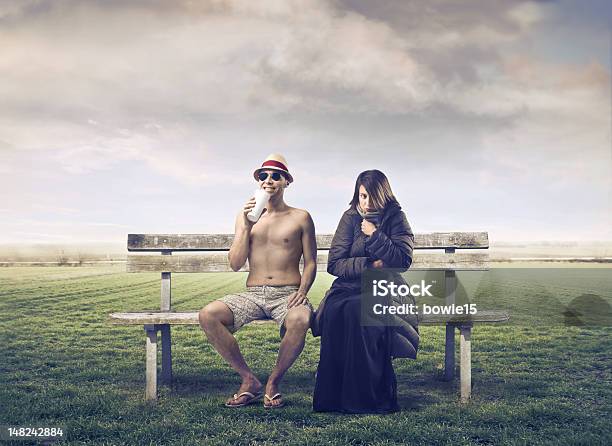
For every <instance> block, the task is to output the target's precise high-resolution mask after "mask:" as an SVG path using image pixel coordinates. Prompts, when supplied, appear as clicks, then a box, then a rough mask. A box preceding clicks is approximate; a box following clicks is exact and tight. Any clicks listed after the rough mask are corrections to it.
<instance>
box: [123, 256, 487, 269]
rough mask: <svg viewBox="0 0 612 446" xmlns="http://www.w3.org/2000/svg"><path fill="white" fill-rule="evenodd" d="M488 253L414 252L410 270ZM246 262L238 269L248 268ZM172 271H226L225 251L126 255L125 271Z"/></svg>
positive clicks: (470, 262) (322, 262) (454, 264)
mask: <svg viewBox="0 0 612 446" xmlns="http://www.w3.org/2000/svg"><path fill="white" fill-rule="evenodd" d="M327 257H328V255H327V252H319V253H318V255H317V271H327ZM488 260H489V255H488V254H487V253H486V252H460V253H454V254H438V253H435V254H430V253H416V254H415V257H414V261H413V263H412V265H411V267H410V269H411V270H455V271H457V270H486V269H488ZM248 270H249V268H248V263H247V264H246V265H245V266H244V267H242V269H241V270H240V271H248ZM152 271H162V272H172V273H203V272H229V271H232V269H231V268H230V266H229V260H228V258H227V253H220V252H209V253H202V254H186V255H174V256H164V255H139V254H129V255H128V256H127V272H129V273H140V272H152Z"/></svg>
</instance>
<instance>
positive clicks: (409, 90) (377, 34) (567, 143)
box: [0, 0, 610, 227]
mask: <svg viewBox="0 0 612 446" xmlns="http://www.w3.org/2000/svg"><path fill="white" fill-rule="evenodd" d="M568 8H569V7H568V6H567V5H566V4H565V3H564V2H527V1H518V2H517V1H511V0H501V1H497V2H490V1H481V2H475V1H472V0H461V1H456V2H448V1H443V0H432V1H428V2H422V1H385V2H370V1H365V0H363V1H357V0H353V1H340V0H337V1H323V0H316V1H306V0H301V1H300V0H295V1H293V0H275V1H259V2H253V1H247V0H236V1H205V2H192V1H173V2H168V1H161V0H159V1H152V2H144V1H137V0H131V1H128V0H126V1H115V0H105V1H92V2H80V1H76V0H70V1H68V0H64V1H53V2H51V1H36V0H32V1H23V2H13V3H7V2H5V3H2V5H0V54H2V56H3V57H2V58H0V79H1V82H0V103H2V107H1V108H0V161H1V162H0V173H2V179H1V180H0V181H2V183H3V186H5V187H6V186H8V185H9V184H10V185H15V186H16V187H17V186H18V188H19V190H20V192H19V195H18V196H15V197H9V198H7V204H6V206H4V207H8V208H9V209H11V208H15V209H20V210H21V209H24V208H25V207H26V206H29V204H30V203H34V204H39V205H40V204H42V203H43V202H44V200H52V203H53V204H52V207H53V206H57V207H58V209H59V208H62V207H64V208H74V207H75V206H74V204H73V203H67V202H66V201H64V202H62V200H61V199H60V198H56V197H60V196H63V197H64V200H68V198H65V197H66V196H67V197H73V199H74V194H76V193H78V191H76V192H75V190H76V189H78V187H75V186H74V184H75V183H74V182H70V181H69V180H68V179H69V178H77V179H78V181H79V182H81V183H82V184H84V185H85V184H87V185H88V187H89V188H90V189H89V190H88V192H98V190H99V186H95V187H94V186H93V185H92V184H91V182H93V181H94V179H95V181H98V182H103V183H104V184H108V185H109V186H108V188H111V187H117V188H118V187H119V186H118V185H119V184H120V185H121V187H122V188H123V190H124V191H125V192H123V195H124V196H122V197H121V198H119V199H117V203H118V204H117V207H118V208H122V207H129V206H136V205H135V204H134V203H135V202H136V201H137V202H138V203H139V205H140V206H143V207H146V209H157V208H156V207H155V204H154V202H155V197H158V194H163V195H164V196H166V197H167V196H172V197H176V198H175V199H174V200H173V201H175V203H176V206H181V203H183V205H184V206H185V208H188V207H189V205H188V204H185V203H186V201H185V200H193V199H194V196H193V195H189V193H194V194H195V193H197V192H200V191H203V190H204V188H206V190H207V191H214V192H215V194H214V195H215V196H217V197H219V198H218V199H219V200H227V199H228V197H229V196H230V194H233V193H237V192H236V191H241V190H246V189H247V186H248V188H250V187H252V182H251V178H250V171H251V169H252V166H254V165H257V163H259V162H261V159H262V157H263V156H265V155H266V154H267V153H269V152H273V151H281V152H285V153H286V154H287V155H288V157H289V160H290V162H291V163H293V164H292V166H294V169H295V172H296V178H300V181H303V182H302V183H300V182H298V181H296V184H295V185H294V186H292V189H293V191H294V192H292V194H295V195H292V196H294V197H296V198H298V199H299V200H302V202H303V203H305V204H307V205H309V206H312V207H313V208H315V207H317V208H318V209H325V211H326V212H327V210H328V209H331V207H333V206H337V205H338V206H339V205H341V206H344V203H345V201H346V198H345V196H347V195H350V191H351V189H352V186H353V181H354V177H355V176H356V174H357V173H358V172H359V171H360V170H365V169H367V168H371V167H379V168H381V169H382V170H385V171H388V172H390V175H392V176H393V177H394V178H396V179H397V180H396V181H397V183H394V184H398V189H399V190H400V191H401V190H402V189H403V190H405V191H411V190H412V187H414V184H415V183H417V184H419V187H422V188H423V190H427V191H428V192H427V193H428V194H429V196H428V197H425V196H424V195H426V194H424V193H421V194H420V195H419V194H411V195H410V199H411V200H414V201H413V203H416V204H415V206H417V207H416V208H414V209H418V206H422V207H421V209H422V210H423V212H425V211H426V212H430V211H431V207H428V206H430V205H429V204H428V203H427V202H428V201H430V200H434V201H435V200H436V199H439V200H442V198H441V197H443V196H444V194H445V193H446V192H447V191H448V190H449V187H451V185H456V184H461V187H462V188H463V189H462V190H463V191H464V194H468V195H469V194H471V193H474V194H481V193H482V188H487V189H488V190H487V193H486V196H487V197H491V196H494V195H495V190H496V189H500V188H504V190H512V191H514V187H515V185H517V184H519V185H521V186H522V187H524V189H521V191H520V193H521V194H525V195H527V196H528V195H529V192H528V190H529V187H532V188H533V187H536V188H539V189H537V190H538V191H539V190H548V191H550V194H551V196H552V195H554V193H555V192H557V193H558V192H559V191H567V190H568V189H571V188H572V187H574V189H575V190H576V192H575V193H576V194H577V193H578V191H580V192H581V193H585V192H584V191H585V190H586V189H588V187H592V188H598V189H597V190H603V189H605V187H606V185H607V184H608V183H609V162H606V156H607V155H606V154H607V153H608V152H609V116H610V103H609V98H610V72H609V68H608V67H607V66H605V65H604V62H603V59H601V58H600V57H598V56H597V55H595V56H593V57H592V58H591V60H589V61H587V62H584V61H583V60H576V59H574V60H570V59H569V58H567V57H565V58H564V57H560V55H561V56H565V55H566V52H567V51H568V47H570V46H571V42H570V41H569V40H567V41H564V40H562V39H560V40H559V39H557V40H556V41H554V42H553V41H551V39H550V37H549V36H550V33H549V32H548V31H549V28H550V27H551V26H553V25H554V24H557V25H556V26H557V28H555V29H563V22H559V20H566V19H563V17H566V18H567V17H570V16H571V17H573V16H575V14H573V15H572V14H568V13H567V9H568ZM572 8H574V7H572ZM570 9H571V8H570ZM581 17H582V18H581V20H583V21H587V22H588V21H589V20H591V19H589V17H587V16H584V15H582V16H581ZM587 19H588V20H587ZM555 20H557V22H555ZM581 23H582V22H581ZM551 24H552V25H551ZM583 25H584V24H582V25H581V26H583ZM546 27H549V28H546ZM573 29H574V28H571V27H570V28H568V30H567V31H566V32H567V33H570V34H571V33H572V30H573ZM598 30H599V28H598V29H597V30H594V31H589V29H588V28H586V27H585V28H580V31H581V33H583V34H584V33H586V34H588V33H589V32H591V33H592V35H591V34H589V36H591V38H592V39H593V40H597V39H598V38H600V37H601V35H599V34H597V33H598V32H600V31H598ZM559 32H560V31H559ZM607 38H608V36H607V34H606V39H607ZM547 39H548V40H547ZM553 40H554V39H553ZM587 54H591V53H588V52H587ZM606 57H607V53H606ZM583 58H588V56H587V55H584V56H583ZM567 172H571V173H572V175H571V176H568V175H563V174H564V173H567ZM130 183H132V184H130ZM60 184H61V185H62V186H61V187H66V188H68V187H70V188H71V189H70V193H65V191H64V190H62V189H61V187H60V186H59V185H60ZM50 185H56V186H50ZM453 187H456V186H453ZM113 190H114V189H113ZM187 192H189V193H187ZM398 195H399V194H398ZM406 195H408V194H406ZM596 195H597V197H595V198H593V199H594V200H595V199H599V198H600V195H599V194H596ZM134 196H138V199H137V200H134ZM45 197H46V198H45ZM49 197H51V198H49ZM54 197H55V198H54ZM519 198H520V197H519ZM326 199H327V200H328V201H325V200H326ZM534 199H535V198H534ZM109 200H110V198H109ZM122 200H123V201H122ZM130 200H131V201H130ZM148 200H150V201H148ZM181 200H183V201H181ZM299 200H298V201H299ZM337 203H340V204H337ZM551 203H553V201H551ZM105 204H106V205H107V206H110V207H111V208H112V206H113V204H114V203H112V202H110V203H105ZM223 204H224V203H221V204H219V205H218V206H219V208H221V207H222V205H223ZM212 206H213V207H214V206H216V205H212ZM550 206H553V204H551V205H550ZM593 206H595V205H594V204H593ZM215 210H218V209H217V208H216V207H215ZM536 211H537V209H536V210H534V211H533V212H535V214H533V215H536V214H537V212H536ZM143 212H144V211H143ZM330 212H331V211H330ZM440 212H441V211H440ZM457 212H459V211H457ZM483 212H484V211H483ZM143 215H147V214H143ZM333 215H334V216H335V213H333ZM457 215H459V214H457ZM94 218H102V219H103V217H101V216H99V215H96V216H95V217H94ZM232 218H233V216H232ZM445 218H446V216H445V215H443V214H440V215H432V216H431V219H432V220H431V221H442V220H444V219H445ZM464 218H465V219H470V218H477V217H470V216H469V215H467V214H466V215H465V216H464ZM160 224H161V223H160ZM215 224H219V225H222V223H221V222H219V221H215ZM334 224H335V222H334ZM223 225H225V223H223ZM325 225H328V226H330V227H331V225H332V223H329V221H326V222H325ZM225 226H227V225H225Z"/></svg>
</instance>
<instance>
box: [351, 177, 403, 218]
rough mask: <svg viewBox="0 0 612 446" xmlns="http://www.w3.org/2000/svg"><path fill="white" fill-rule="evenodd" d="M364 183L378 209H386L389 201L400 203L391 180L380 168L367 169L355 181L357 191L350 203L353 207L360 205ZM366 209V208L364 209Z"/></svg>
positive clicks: (372, 202)
mask: <svg viewBox="0 0 612 446" xmlns="http://www.w3.org/2000/svg"><path fill="white" fill-rule="evenodd" d="M361 185H363V187H365V190H366V191H368V195H370V203H371V204H372V205H373V206H374V207H375V208H376V209H381V210H382V209H384V208H385V207H386V206H387V205H388V204H389V203H395V204H399V203H398V202H397V199H396V198H395V195H393V191H392V190H391V185H390V184H389V180H388V179H387V177H386V176H385V174H384V173H382V172H381V171H380V170H376V169H374V170H366V171H365V172H361V173H360V174H359V176H358V177H357V181H356V182H355V192H354V193H353V199H352V200H351V202H350V203H349V204H350V205H351V208H353V209H356V208H357V206H358V205H359V186H361ZM364 210H365V209H364Z"/></svg>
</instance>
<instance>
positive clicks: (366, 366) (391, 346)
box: [313, 202, 419, 413]
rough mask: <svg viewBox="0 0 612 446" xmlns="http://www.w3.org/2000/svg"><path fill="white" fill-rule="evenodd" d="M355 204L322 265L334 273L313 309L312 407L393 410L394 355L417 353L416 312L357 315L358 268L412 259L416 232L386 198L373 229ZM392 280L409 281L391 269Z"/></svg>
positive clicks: (406, 263) (401, 265)
mask: <svg viewBox="0 0 612 446" xmlns="http://www.w3.org/2000/svg"><path fill="white" fill-rule="evenodd" d="M362 220H363V218H362V217H361V215H359V213H358V212H357V210H356V209H354V208H351V209H349V210H347V211H346V212H344V214H343V215H342V219H341V220H340V223H339V224H338V228H337V229H336V232H335V234H334V238H333V240H332V244H331V248H330V251H329V257H328V264H327V271H328V272H329V273H330V274H332V275H334V276H336V277H337V279H336V280H335V281H334V283H333V284H332V287H331V288H330V290H329V291H328V292H327V294H326V297H325V300H324V302H325V303H324V305H323V306H322V307H320V309H319V311H318V312H317V316H316V319H317V327H318V331H320V335H321V352H320V359H319V366H318V368H317V380H316V384H315V391H314V396H313V409H314V410H315V411H317V412H327V411H336V412H348V413H386V412H392V411H395V410H398V405H397V385H396V379H395V372H394V371H393V364H392V358H393V357H398V356H401V357H410V358H416V351H417V349H418V343H419V335H418V321H417V318H416V317H414V318H408V319H405V320H402V321H401V323H399V324H397V326H395V327H394V326H364V325H363V324H362V323H361V286H362V283H361V278H362V277H361V276H362V274H363V273H364V271H366V269H367V268H370V267H371V266H372V263H373V262H374V260H378V259H380V260H382V261H383V262H384V266H385V268H396V269H398V270H399V271H406V270H407V269H408V268H409V267H410V264H411V263H412V249H413V247H414V234H413V233H412V230H411V228H410V225H409V224H408V220H407V219H406V216H405V214H404V212H402V210H401V207H400V206H399V205H398V204H397V203H394V202H390V203H389V204H388V205H387V206H386V207H385V209H384V211H383V212H382V215H381V219H380V224H379V225H378V226H377V230H376V231H375V232H374V233H373V234H372V236H370V237H368V236H366V235H365V234H364V233H363V232H362V231H361V222H362ZM393 277H394V279H393V280H394V281H395V283H396V284H398V285H399V284H402V283H406V282H405V281H404V279H403V278H402V277H401V275H400V274H397V273H395V274H393Z"/></svg>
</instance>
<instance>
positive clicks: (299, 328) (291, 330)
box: [266, 305, 311, 406]
mask: <svg viewBox="0 0 612 446" xmlns="http://www.w3.org/2000/svg"><path fill="white" fill-rule="evenodd" d="M310 315H311V311H310V308H308V307H307V306H305V305H299V306H297V307H294V308H291V309H290V310H289V311H288V312H287V316H286V317H285V328H286V329H287V331H286V333H285V336H284V337H283V340H282V341H281V344H280V348H279V350H278V358H277V359H276V366H275V367H274V370H272V373H271V374H270V377H269V378H268V382H267V384H266V394H267V395H269V396H270V397H273V396H274V395H276V393H277V392H278V390H279V385H280V382H281V380H282V379H283V376H284V375H285V372H287V370H289V367H291V366H292V365H293V363H294V362H295V360H296V359H297V357H298V356H299V355H300V353H301V352H302V350H303V349H304V340H305V338H306V332H307V331H308V328H309V327H310ZM281 402H282V398H277V399H274V400H272V401H269V400H268V401H266V403H267V404H269V405H273V406H277V405H279V404H281Z"/></svg>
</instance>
